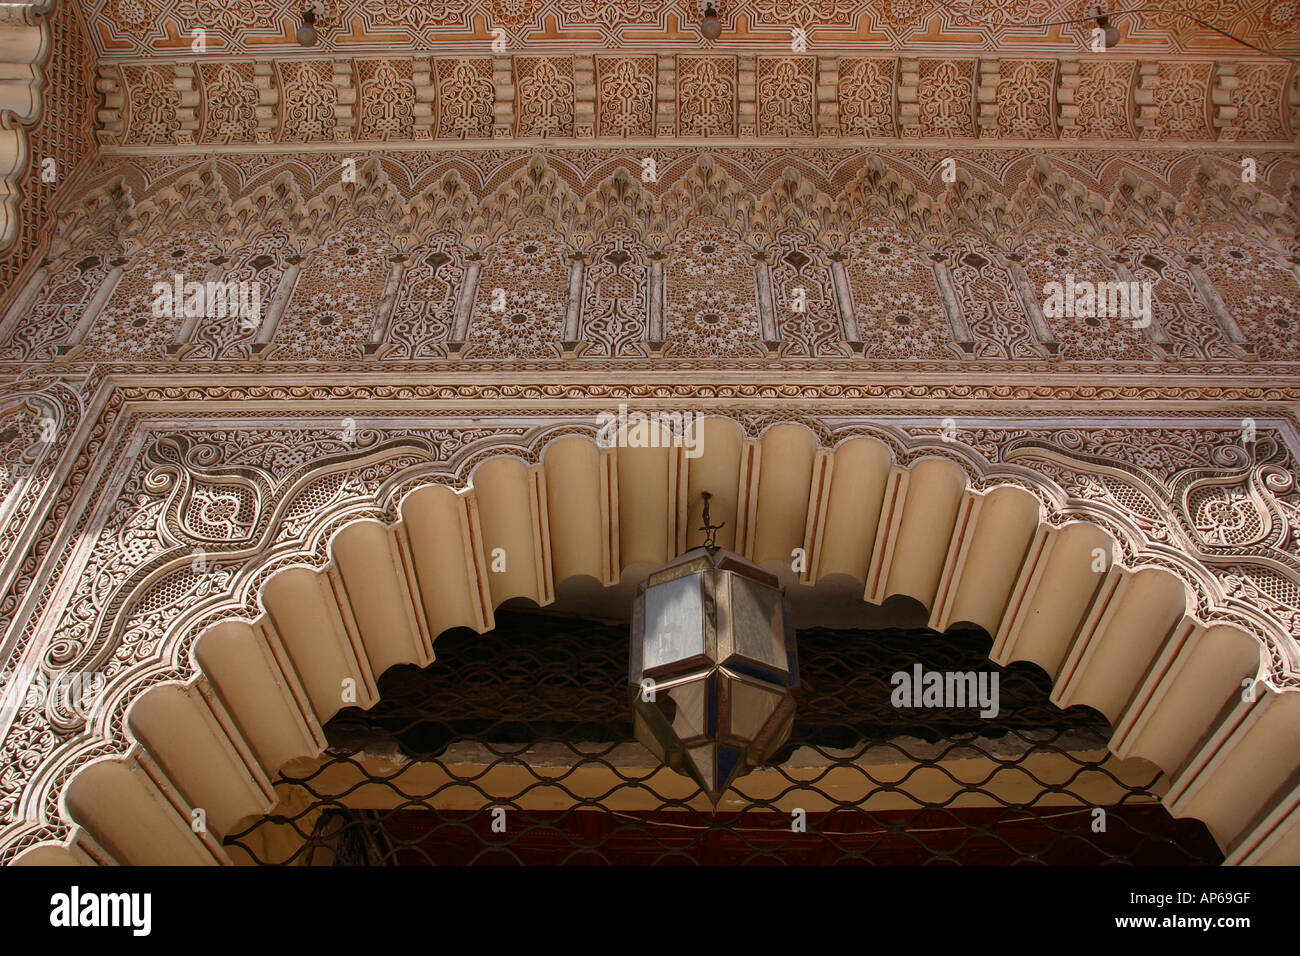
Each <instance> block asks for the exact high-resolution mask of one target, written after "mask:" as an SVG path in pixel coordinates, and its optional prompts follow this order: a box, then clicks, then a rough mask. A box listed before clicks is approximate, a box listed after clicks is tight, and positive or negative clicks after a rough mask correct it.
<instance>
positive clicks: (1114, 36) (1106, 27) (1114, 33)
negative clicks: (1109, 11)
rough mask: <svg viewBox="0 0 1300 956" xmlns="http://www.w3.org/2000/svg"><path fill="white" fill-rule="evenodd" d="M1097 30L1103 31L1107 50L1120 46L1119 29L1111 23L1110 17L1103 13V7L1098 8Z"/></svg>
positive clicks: (1103, 39)
mask: <svg viewBox="0 0 1300 956" xmlns="http://www.w3.org/2000/svg"><path fill="white" fill-rule="evenodd" d="M1097 29H1098V30H1100V31H1101V35H1102V42H1104V43H1105V44H1106V49H1107V50H1111V49H1114V48H1115V47H1117V46H1119V27H1117V26H1115V25H1114V24H1112V23H1111V22H1110V17H1109V16H1108V15H1106V14H1105V13H1102V12H1101V7H1098V8H1097Z"/></svg>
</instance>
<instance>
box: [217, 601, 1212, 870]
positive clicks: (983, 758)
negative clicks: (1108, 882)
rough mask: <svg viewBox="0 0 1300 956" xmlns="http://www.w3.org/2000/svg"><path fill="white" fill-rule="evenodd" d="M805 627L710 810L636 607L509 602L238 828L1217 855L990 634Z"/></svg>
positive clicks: (641, 847)
mask: <svg viewBox="0 0 1300 956" xmlns="http://www.w3.org/2000/svg"><path fill="white" fill-rule="evenodd" d="M798 640H799V655H800V667H801V675H800V678H801V686H800V689H799V692H798V716H797V718H796V722H795V726H794V730H793V732H792V735H791V739H790V741H789V743H788V744H787V745H786V747H785V748H783V750H782V751H781V752H780V753H778V754H777V756H776V758H775V759H774V760H773V761H772V762H771V763H770V764H769V765H768V767H765V768H762V769H760V770H757V771H755V772H754V773H751V774H750V775H748V776H744V777H741V778H740V779H739V780H738V781H737V783H736V786H735V787H734V788H733V790H732V791H731V792H729V793H728V794H727V795H726V796H725V797H724V799H723V800H722V802H721V803H720V804H719V806H718V807H716V808H714V807H712V806H711V805H709V803H708V801H707V800H706V799H705V798H704V796H703V794H702V793H701V791H700V790H699V788H698V787H697V786H696V785H695V784H694V783H693V782H691V781H689V780H688V779H687V778H685V777H682V776H680V775H678V774H675V773H673V772H672V771H670V770H668V769H667V768H664V767H659V766H657V765H656V763H655V761H654V758H653V757H652V756H651V755H650V754H649V753H648V752H647V751H646V750H644V748H642V747H641V746H640V745H639V744H637V743H635V742H634V741H633V739H632V727H631V718H630V709H629V706H628V699H627V688H626V674H627V657H628V640H627V629H626V627H625V626H622V625H607V624H601V623H595V622H590V621H582V620H573V619H567V618H555V617H549V616H544V615H536V614H521V613H511V612H506V611H504V610H503V611H502V612H500V613H499V614H498V617H497V628H496V630H494V631H493V632H491V633H489V634H485V635H477V634H474V633H473V632H469V631H452V632H448V633H446V634H444V635H442V636H441V637H440V638H439V639H438V642H437V645H436V647H437V652H438V660H437V661H436V662H435V663H434V664H432V665H431V666H429V667H428V668H425V669H423V670H421V669H419V668H415V667H397V668H393V669H392V670H390V671H389V672H388V673H387V674H385V675H383V677H382V678H381V679H380V682H379V686H380V694H381V698H382V699H381V701H380V702H379V703H378V704H376V705H375V707H374V708H372V710H370V711H362V710H360V709H358V708H349V709H347V710H344V711H342V712H340V713H339V714H338V715H336V716H335V718H334V719H333V720H331V721H330V722H329V723H328V725H327V726H326V734H327V738H328V740H329V742H330V747H329V749H328V750H327V751H326V753H325V755H324V757H323V758H322V759H321V760H320V761H318V762H315V763H313V764H312V765H311V766H309V767H307V766H304V767H298V766H293V767H292V768H289V769H286V770H285V771H284V772H283V773H282V775H281V780H280V782H279V785H278V789H279V791H280V793H281V795H282V801H281V804H280V806H279V807H278V808H277V809H276V811H275V812H274V813H272V814H271V815H270V816H268V817H266V818H262V819H259V820H257V821H255V822H253V823H252V824H251V825H249V826H248V827H246V828H244V829H242V830H240V831H239V832H236V833H233V834H231V835H230V836H229V837H228V838H227V840H226V845H227V847H228V848H229V849H230V850H231V852H232V854H234V855H235V856H236V857H237V858H242V857H243V855H246V856H247V858H248V860H249V861H252V862H257V863H263V864H276V863H294V864H303V863H312V864H322V863H335V864H340V863H341V864H370V865H409V864H430V863H439V864H470V863H492V864H501V863H508V864H520V863H522V864H530V863H547V864H554V863H567V864H575V863H614V864H621V863H642V864H663V863H687V864H689V863H705V864H708V863H729V864H753V863H777V864H780V863H786V864H810V863H815V864H840V863H906V864H922V863H925V864H930V863H938V864H943V863H949V864H972V863H974V864H1015V863H1070V864H1100V863H1133V864H1142V863H1159V864H1198V863H1200V864H1214V863H1219V862H1221V860H1222V855H1221V853H1220V851H1219V850H1218V848H1217V846H1216V845H1215V843H1214V841H1213V839H1212V838H1211V837H1210V835H1209V833H1208V831H1206V829H1205V827H1204V826H1203V825H1202V824H1200V823H1199V822H1197V821H1193V820H1174V819H1172V818H1171V817H1170V816H1169V815H1168V813H1167V812H1166V811H1165V810H1164V808H1163V807H1162V806H1161V805H1160V804H1159V803H1158V802H1157V798H1158V794H1159V793H1160V792H1161V788H1162V781H1161V775H1160V773H1159V771H1158V770H1157V769H1156V768H1154V767H1153V766H1151V765H1150V764H1147V763H1145V762H1144V761H1140V760H1138V761H1133V760H1130V761H1119V760H1117V759H1116V758H1114V757H1112V756H1110V755H1109V754H1107V752H1106V749H1105V746H1106V740H1107V739H1108V737H1109V736H1110V727H1109V725H1108V724H1107V722H1106V720H1105V718H1104V717H1102V716H1101V715H1100V714H1098V713H1096V712H1095V711H1092V710H1090V709H1088V708H1083V707H1075V708H1071V709H1070V710H1068V711H1061V710H1059V709H1057V708H1056V707H1055V706H1054V705H1052V704H1051V703H1050V702H1049V700H1048V694H1049V692H1050V681H1049V679H1048V678H1047V677H1046V675H1044V674H1043V673H1042V672H1041V671H1040V670H1039V669H1038V668H1036V667H1034V666H1032V665H1028V664H1013V665H1012V666H1010V667H1007V668H999V667H996V666H995V665H993V664H992V663H991V662H989V661H988V660H987V658H986V656H985V655H986V654H987V650H988V646H989V640H988V637H987V635H984V634H983V633H982V632H952V633H949V634H947V635H940V634H937V633H935V632H933V631H927V630H872V631H861V630H859V631H852V630H822V629H817V630H805V631H800V632H799V634H798ZM916 664H920V665H921V666H922V667H923V668H924V669H925V670H937V671H974V672H978V671H987V672H989V673H996V674H997V675H998V678H999V698H1000V699H999V712H998V714H997V716H995V717H991V718H984V717H981V716H980V715H979V711H978V708H976V707H971V708H966V709H960V708H958V709H942V708H938V709H926V708H919V709H912V708H905V707H904V708H900V707H895V706H894V704H893V703H892V702H891V692H892V691H893V689H894V688H893V686H892V684H891V682H890V678H891V675H893V674H894V673H895V672H899V671H910V670H912V669H913V667H914V666H915V665H916ZM1098 808H1100V809H1101V810H1102V811H1104V820H1103V821H1102V822H1103V823H1104V827H1099V825H1098V820H1099V818H1098V813H1097V809H1098ZM796 810H798V811H801V812H802V818H800V814H797V813H796V812H795V811H796Z"/></svg>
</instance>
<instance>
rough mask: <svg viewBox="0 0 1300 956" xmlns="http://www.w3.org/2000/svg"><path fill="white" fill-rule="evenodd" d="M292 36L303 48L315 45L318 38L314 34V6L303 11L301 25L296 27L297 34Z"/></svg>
mask: <svg viewBox="0 0 1300 956" xmlns="http://www.w3.org/2000/svg"><path fill="white" fill-rule="evenodd" d="M294 36H295V37H296V38H297V40H298V42H299V43H300V44H302V45H303V46H315V45H316V41H317V40H318V39H319V37H318V36H317V34H316V8H315V7H314V6H313V7H308V8H307V9H305V10H303V12H302V23H300V24H299V25H298V32H297V33H295V34H294Z"/></svg>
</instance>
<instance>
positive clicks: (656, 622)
mask: <svg viewBox="0 0 1300 956" xmlns="http://www.w3.org/2000/svg"><path fill="white" fill-rule="evenodd" d="M703 653H704V603H703V600H702V597H701V594H700V576H699V575H698V574H689V575H687V576H686V577H681V578H677V579H675V580H673V581H668V582H665V583H663V584H656V585H655V586H654V587H651V588H647V589H646V592H645V650H644V654H645V657H644V666H645V669H646V670H651V669H652V668H655V667H662V666H663V665H665V664H672V663H675V662H677V661H682V660H686V659H687V658H691V657H695V656H696V655H699V654H703Z"/></svg>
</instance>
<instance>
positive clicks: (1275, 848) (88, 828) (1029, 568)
mask: <svg viewBox="0 0 1300 956" xmlns="http://www.w3.org/2000/svg"><path fill="white" fill-rule="evenodd" d="M697 428H698V432H697V434H700V435H702V436H703V440H704V443H703V453H702V454H701V455H700V456H699V457H695V458H687V457H686V455H685V451H686V449H685V448H684V447H681V446H677V447H654V446H653V445H650V446H643V447H601V446H599V445H597V443H596V442H595V441H594V440H593V439H592V437H591V435H590V433H589V432H588V433H586V434H582V433H576V432H575V431H574V430H572V429H569V430H568V431H567V433H565V434H558V432H559V431H560V429H553V430H551V431H549V432H547V431H542V432H539V433H538V434H536V435H535V436H534V442H533V447H534V448H537V449H538V452H537V453H534V454H531V455H527V456H524V455H520V454H512V453H510V452H500V453H497V454H494V455H489V456H486V457H483V458H481V459H479V460H478V461H477V462H476V464H475V465H474V466H473V469H472V471H471V472H470V476H469V478H470V480H469V481H468V483H467V485H466V486H465V487H463V488H460V489H459V490H457V489H454V488H452V487H449V486H448V485H445V484H429V483H425V484H420V485H416V486H414V487H411V486H410V485H407V486H406V487H405V490H403V491H400V492H398V498H397V500H396V502H395V508H396V512H395V513H396V520H395V521H391V522H388V523H385V522H383V521H380V520H376V519H375V517H373V515H367V516H360V517H357V518H355V519H354V520H348V521H344V522H340V523H336V524H335V525H333V528H332V531H331V532H329V535H328V538H327V540H326V542H325V561H324V564H323V566H320V567H312V566H309V565H307V564H304V563H302V562H300V561H299V562H294V563H290V564H288V565H287V566H281V567H279V568H278V569H276V570H274V571H273V572H272V573H270V574H267V575H265V576H263V577H262V579H261V583H260V586H259V588H258V597H257V604H258V608H259V613H258V614H257V615H255V616H254V617H253V619H252V620H248V619H244V618H236V617H234V616H227V618H226V619H224V620H220V621H217V622H215V623H209V624H208V626H206V627H205V628H204V630H203V632H202V634H201V636H200V637H199V638H198V640H197V641H195V642H194V643H193V645H192V646H191V649H190V654H189V656H190V658H191V660H190V661H188V663H189V665H190V666H189V669H188V671H187V672H188V673H190V674H192V676H191V677H189V679H188V680H184V681H179V680H175V679H163V680H158V678H157V677H156V676H153V674H154V672H153V671H150V672H147V673H144V674H137V675H135V677H134V678H133V680H132V682H131V685H129V686H125V687H122V688H117V689H115V690H114V701H115V703H114V704H113V706H112V707H110V708H106V711H109V712H108V713H107V714H106V715H101V716H100V717H99V718H98V719H97V720H96V722H95V723H94V725H93V727H92V728H91V729H89V730H87V731H86V732H84V733H83V734H81V735H80V737H79V738H78V739H77V741H76V742H75V744H74V745H73V746H71V747H69V748H67V750H66V751H65V752H64V753H63V754H61V755H60V756H59V757H57V758H56V759H55V760H52V761H51V762H50V766H49V767H47V768H44V769H43V772H42V776H41V780H42V781H43V784H42V786H41V787H39V788H36V789H37V790H39V792H29V793H28V794H26V795H25V797H24V805H25V806H26V807H27V812H28V814H29V816H30V815H31V814H32V813H34V812H35V808H36V807H41V806H49V805H50V801H51V799H55V800H57V807H58V810H57V818H58V822H59V824H60V825H62V826H63V827H64V832H66V833H67V839H65V840H63V841H62V842H55V841H48V840H47V841H45V842H37V841H38V840H39V835H40V833H41V832H50V831H49V830H45V831H42V830H41V828H39V827H36V826H34V825H28V826H27V828H26V838H25V839H24V837H23V834H13V833H11V834H10V838H9V840H8V846H9V848H10V855H12V854H13V853H14V852H15V851H16V850H17V849H18V847H22V848H23V849H22V850H21V852H18V853H17V855H16V859H17V862H21V863H58V862H62V863H69V862H76V863H111V862H121V863H162V862H195V863H198V862H203V863H224V862H228V857H226V855H225V853H224V851H223V850H222V849H221V846H220V837H221V835H222V834H223V833H225V832H229V830H230V828H231V827H232V826H233V825H234V823H236V822H237V821H238V820H240V819H242V818H244V817H247V816H248V815H250V814H261V813H265V812H267V811H268V810H269V809H270V807H271V806H272V805H273V803H274V800H275V796H274V791H273V788H272V784H271V781H272V780H273V779H274V777H275V775H276V773H277V772H278V770H279V769H280V768H281V767H282V766H283V765H284V763H285V762H286V761H288V760H291V759H293V758H295V757H313V756H315V755H318V754H319V753H320V752H321V750H322V749H323V748H324V746H325V739H324V735H323V732H322V730H321V728H322V726H323V724H324V723H325V722H326V721H327V720H328V719H329V718H330V717H331V716H332V715H333V714H334V713H336V712H337V711H338V710H339V709H341V707H342V706H343V705H344V702H343V700H342V698H341V696H340V694H339V688H340V687H341V686H342V682H344V681H350V682H351V684H352V685H353V686H354V687H355V689H356V702H357V703H358V704H360V705H361V706H370V705H372V704H373V703H374V702H375V700H376V699H377V695H378V690H377V678H378V676H379V675H380V674H381V673H382V672H383V671H384V670H386V669H387V668H388V667H391V666H393V665H394V664H397V663H414V664H417V665H420V666H423V665H426V664H428V663H429V662H430V661H432V660H433V655H434V641H435V639H436V637H437V635H438V634H440V633H442V632H443V631H445V630H447V629H449V628H453V627H462V626H464V627H471V628H473V629H475V630H477V631H479V632H483V631H486V630H489V629H491V628H492V627H493V615H494V608H496V607H497V606H498V605H500V604H501V603H502V602H503V601H506V600H509V599H511V598H519V597H524V598H528V599H530V600H532V601H534V602H536V603H537V604H542V605H544V604H548V603H550V602H551V601H553V600H554V595H555V586H556V584H557V582H560V581H563V580H565V579H568V578H572V577H575V576H587V577H590V578H593V579H595V580H596V581H598V582H600V583H601V584H603V585H605V586H607V587H609V586H613V585H615V584H617V583H619V582H620V580H621V579H624V578H626V577H628V575H629V569H630V576H631V577H636V576H638V575H639V574H640V569H641V568H644V567H645V566H647V563H650V564H653V563H662V562H664V561H666V560H668V559H669V558H670V557H672V556H674V555H676V554H679V553H681V552H682V551H684V550H686V549H688V548H690V547H694V546H696V545H698V544H700V543H701V532H700V531H699V530H698V528H697V525H698V521H697V520H696V519H697V517H698V513H699V506H700V492H701V491H703V490H705V489H708V490H710V491H713V492H714V498H713V502H712V506H713V509H714V511H713V515H714V519H715V520H721V521H725V522H726V524H727V527H728V529H729V534H728V535H727V536H728V537H729V538H730V540H727V541H721V542H720V543H722V544H724V545H726V546H728V547H731V548H733V549H734V550H736V551H739V552H740V553H742V554H744V555H746V556H748V557H750V558H751V559H756V560H760V561H767V562H769V563H770V565H775V564H777V563H787V562H788V557H787V556H788V555H789V554H790V553H791V551H792V550H793V549H796V548H803V549H804V552H805V553H806V555H807V565H806V569H805V570H804V571H803V573H802V575H801V576H800V578H799V583H800V584H802V585H805V586H814V585H815V584H816V582H817V581H818V580H820V579H822V578H825V577H829V576H831V575H849V576H851V577H853V578H855V579H857V580H858V581H859V582H860V584H861V586H862V589H863V591H862V593H863V598H864V600H866V601H868V602H871V603H873V604H880V603H883V602H884V600H885V599H886V598H889V597H892V596H893V595H897V594H905V595H908V596H910V597H912V598H913V599H915V600H917V601H919V602H920V603H921V604H922V605H924V606H925V607H926V609H927V610H928V611H929V612H930V619H929V623H930V625H931V626H932V627H935V628H936V629H939V630H945V629H947V628H948V627H949V626H951V625H952V624H954V623H958V622H970V623H974V624H978V625H980V626H981V627H983V628H984V629H985V630H986V631H988V633H989V634H990V635H991V636H992V637H993V645H992V648H991V650H990V654H989V656H990V659H991V660H993V661H995V662H997V663H1000V664H1005V663H1009V662H1010V661H1013V660H1029V661H1033V662H1035V663H1037V664H1039V665H1040V666H1042V667H1043V668H1044V669H1045V670H1046V671H1047V673H1048V674H1049V675H1051V677H1052V678H1053V681H1054V689H1053V700H1054V701H1055V702H1056V703H1058V704H1059V705H1061V706H1070V705H1074V704H1087V705H1089V706H1092V707H1095V708H1097V709H1098V710H1100V711H1101V712H1103V713H1104V714H1106V716H1107V717H1108V718H1109V719H1110V721H1111V722H1112V725H1113V727H1114V734H1113V736H1112V738H1111V741H1110V748H1111V750H1112V751H1113V752H1114V753H1116V754H1117V755H1119V756H1121V757H1127V756H1138V757H1143V758H1145V759H1148V760H1150V761H1152V762H1153V763H1155V764H1157V765H1158V766H1160V767H1161V768H1162V769H1163V770H1164V771H1165V772H1166V773H1167V774H1168V775H1169V780H1170V787H1169V791H1168V793H1167V795H1166V796H1165V798H1164V802H1165V804H1166V805H1167V807H1168V808H1169V810H1170V811H1171V812H1172V813H1173V814H1174V815H1176V816H1194V817H1197V818H1199V819H1201V820H1203V821H1204V822H1205V823H1206V824H1207V825H1208V826H1209V828H1210V830H1211V832H1212V833H1213V834H1214V836H1215V838H1216V839H1217V840H1218V841H1219V843H1220V845H1221V846H1222V847H1223V848H1224V849H1225V852H1226V853H1227V855H1228V860H1229V862H1232V863H1281V862H1290V863H1294V862H1297V861H1300V809H1298V807H1300V792H1298V791H1297V790H1296V789H1295V784H1294V781H1295V779H1296V775H1295V773H1294V771H1295V770H1296V765H1297V759H1298V758H1297V755H1298V754H1300V692H1297V691H1296V690H1294V689H1285V690H1283V691H1281V692H1278V691H1274V690H1272V689H1269V688H1268V687H1264V688H1260V689H1259V691H1258V693H1256V694H1254V695H1253V696H1252V695H1250V694H1243V693H1242V686H1243V683H1245V684H1251V685H1252V686H1254V685H1255V684H1256V682H1257V681H1258V679H1259V678H1261V677H1266V676H1268V675H1269V659H1268V656H1267V655H1264V654H1262V653H1261V652H1262V651H1263V650H1265V649H1266V645H1269V644H1271V643H1275V642H1277V641H1278V640H1281V639H1285V638H1286V635H1285V633H1284V632H1282V631H1280V630H1268V629H1264V630H1261V631H1258V632H1254V633H1252V632H1251V631H1250V630H1248V629H1247V628H1246V627H1243V626H1241V624H1239V623H1234V622H1231V621H1228V620H1227V619H1226V618H1224V619H1220V617H1218V616H1216V615H1213V614H1211V615H1201V614H1198V605H1199V603H1200V599H1199V598H1198V597H1197V595H1196V594H1194V593H1193V592H1194V591H1195V589H1194V588H1193V587H1192V586H1191V585H1190V584H1189V583H1188V582H1187V581H1186V580H1185V579H1184V578H1183V577H1181V576H1180V575H1179V574H1176V573H1175V569H1177V566H1176V565H1165V566H1162V565H1161V564H1160V563H1159V561H1158V560H1157V559H1158V557H1159V555H1160V552H1159V549H1157V548H1154V547H1145V548H1144V549H1143V550H1142V552H1141V555H1140V557H1141V560H1140V561H1134V562H1131V564H1130V566H1125V565H1124V564H1122V563H1120V561H1119V560H1118V559H1119V557H1120V556H1121V555H1122V554H1123V549H1122V548H1121V543H1120V542H1118V541H1116V539H1115V537H1114V536H1113V535H1112V534H1111V533H1110V532H1109V531H1108V530H1106V525H1107V524H1108V523H1109V521H1108V520H1106V519H1104V516H1102V515H1100V514H1098V515H1096V516H1093V515H1090V514H1088V513H1086V512H1085V511H1084V510H1083V509H1082V507H1079V506H1077V503H1076V502H1073V501H1066V499H1065V497H1064V495H1062V494H1061V492H1060V490H1059V488H1056V487H1055V486H1054V485H1053V484H1052V483H1051V482H1050V481H1048V480H1046V479H1043V478H1041V477H1039V478H1036V479H1035V478H1034V477H1033V476H1032V473H1030V472H1028V470H1027V469H1020V468H1016V469H1014V470H1004V471H1002V472H998V473H990V472H989V471H988V470H987V469H986V468H984V467H983V466H982V465H981V464H980V462H979V460H978V459H977V456H974V455H972V454H970V453H968V452H965V451H963V450H962V449H961V448H960V447H953V446H952V445H950V444H942V445H941V444H939V443H938V442H934V443H927V442H924V441H916V442H911V443H909V444H907V445H906V447H902V446H895V447H891V445H890V444H889V443H887V442H885V441H882V440H880V438H878V437H875V436H872V435H866V434H862V435H855V436H849V437H846V438H845V439H844V440H842V441H840V442H838V443H837V444H836V445H835V446H834V447H833V448H828V447H825V445H824V443H823V442H821V441H820V440H819V439H818V437H817V436H816V434H815V433H814V432H813V431H812V430H811V429H809V428H807V427H806V426H803V425H801V424H798V423H789V422H786V423H774V424H771V425H769V427H767V428H765V429H763V430H762V431H761V432H758V433H755V434H756V437H752V438H751V437H746V434H745V432H744V431H743V430H742V429H741V427H740V425H739V424H737V423H736V422H735V421H732V420H730V419H726V418H719V417H713V418H707V419H704V420H703V421H702V422H700V423H699V424H698V425H697ZM642 438H644V435H643V436H642ZM1022 472H1023V474H1022ZM394 487H401V485H400V484H399V485H397V486H394ZM1049 503H1055V506H1054V505H1052V504H1049ZM372 510H373V509H372ZM1133 532H1134V533H1135V534H1138V535H1140V534H1141V532H1140V531H1138V530H1137V528H1136V525H1134V528H1133ZM1148 544H1149V543H1148ZM497 557H502V558H503V559H504V562H503V564H502V566H501V567H500V568H498V569H496V570H494V569H493V564H494V561H495V560H496V559H497ZM787 566H788V565H787ZM1202 570H1203V569H1202ZM1204 578H1205V580H1206V581H1208V580H1209V578H1210V576H1209V574H1208V572H1206V573H1204ZM1209 590H1210V593H1212V594H1215V593H1217V592H1215V591H1214V589H1213V588H1212V587H1209ZM1219 597H1221V595H1219ZM176 629H177V630H179V629H180V625H179V623H178V625H177V628H176ZM1284 659H1287V660H1289V659H1290V658H1289V657H1286V658H1284ZM1274 676H1282V675H1274ZM1287 676H1290V675H1287ZM115 715H116V716H115ZM62 781H66V785H62V786H61V789H60V784H61V782H62ZM195 808H202V809H203V810H204V813H205V815H206V818H207V823H208V832H205V833H195V832H193V830H192V829H191V827H190V826H189V820H190V813H191V812H192V811H193V810H194V809H195Z"/></svg>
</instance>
